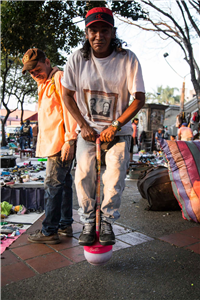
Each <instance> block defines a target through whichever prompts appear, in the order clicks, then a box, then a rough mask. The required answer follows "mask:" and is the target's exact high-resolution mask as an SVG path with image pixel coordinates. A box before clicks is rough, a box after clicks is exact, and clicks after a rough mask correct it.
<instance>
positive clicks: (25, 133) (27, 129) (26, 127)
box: [22, 124, 30, 136]
mask: <svg viewBox="0 0 200 300" xmlns="http://www.w3.org/2000/svg"><path fill="white" fill-rule="evenodd" d="M22 135H23V136H29V135H30V125H26V124H25V125H24V126H23V128H22Z"/></svg>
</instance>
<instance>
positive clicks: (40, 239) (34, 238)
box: [28, 229, 61, 244]
mask: <svg viewBox="0 0 200 300" xmlns="http://www.w3.org/2000/svg"><path fill="white" fill-rule="evenodd" d="M28 241H29V242H31V243H37V244H59V243H60V242H61V240H60V239H59V236H58V234H57V233H55V234H52V235H48V236H46V235H44V234H43V233H42V231H41V230H39V229H38V230H36V231H35V232H34V233H31V234H30V235H29V236H28Z"/></svg>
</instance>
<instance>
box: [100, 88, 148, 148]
mask: <svg viewBox="0 0 200 300" xmlns="http://www.w3.org/2000/svg"><path fill="white" fill-rule="evenodd" d="M144 104H145V94H144V93H142V92H137V93H136V94H135V100H134V101H133V102H132V103H131V105H130V106H129V107H128V108H127V109H126V110H125V111H124V112H123V114H122V115H121V116H120V117H119V118H118V119H117V121H119V122H120V125H121V127H122V126H124V125H125V124H126V123H128V122H129V121H130V120H131V119H132V118H133V117H134V116H135V115H136V114H137V113H138V111H139V110H140V109H141V108H142V107H143V106H144ZM116 133H117V128H115V127H113V126H109V127H108V128H106V129H105V130H103V131H102V132H101V134H100V139H101V141H103V142H111V141H112V140H113V139H114V137H115V135H116Z"/></svg>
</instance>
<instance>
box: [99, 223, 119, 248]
mask: <svg viewBox="0 0 200 300" xmlns="http://www.w3.org/2000/svg"><path fill="white" fill-rule="evenodd" d="M99 242H100V244H101V245H103V246H107V245H114V244H115V235H114V232H113V230H112V225H111V224H110V223H108V222H106V221H101V228H100V235H99Z"/></svg>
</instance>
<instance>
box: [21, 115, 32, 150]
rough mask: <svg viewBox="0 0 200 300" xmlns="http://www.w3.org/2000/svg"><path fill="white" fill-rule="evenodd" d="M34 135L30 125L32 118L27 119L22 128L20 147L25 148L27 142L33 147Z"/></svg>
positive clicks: (29, 146)
mask: <svg viewBox="0 0 200 300" xmlns="http://www.w3.org/2000/svg"><path fill="white" fill-rule="evenodd" d="M32 137H33V132H32V128H31V126H30V120H26V123H25V124H24V123H22V126H21V128H20V148H21V149H22V150H24V148H25V147H26V143H27V145H28V148H31V139H32Z"/></svg>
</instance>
